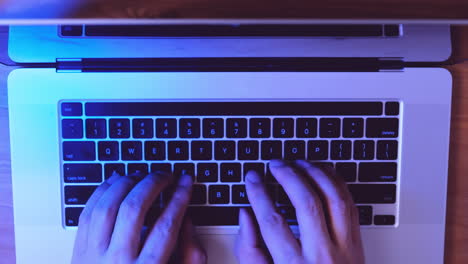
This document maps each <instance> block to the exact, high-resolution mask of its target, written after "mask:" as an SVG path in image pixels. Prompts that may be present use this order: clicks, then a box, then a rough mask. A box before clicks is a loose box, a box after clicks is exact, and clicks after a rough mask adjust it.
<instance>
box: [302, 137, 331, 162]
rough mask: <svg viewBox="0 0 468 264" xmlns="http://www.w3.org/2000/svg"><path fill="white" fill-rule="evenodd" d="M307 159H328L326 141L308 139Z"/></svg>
mask: <svg viewBox="0 0 468 264" xmlns="http://www.w3.org/2000/svg"><path fill="white" fill-rule="evenodd" d="M307 159H308V160H327V159H328V141H326V140H309V142H307Z"/></svg>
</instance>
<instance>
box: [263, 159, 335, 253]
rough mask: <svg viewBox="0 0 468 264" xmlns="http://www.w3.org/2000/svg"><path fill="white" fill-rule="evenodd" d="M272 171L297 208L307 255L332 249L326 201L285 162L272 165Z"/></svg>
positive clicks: (300, 230)
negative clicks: (320, 250) (326, 218)
mask: <svg viewBox="0 0 468 264" xmlns="http://www.w3.org/2000/svg"><path fill="white" fill-rule="evenodd" d="M270 171H271V173H272V175H273V176H274V177H275V178H276V179H277V180H278V182H279V183H280V184H281V185H282V186H283V188H284V191H285V192H286V194H287V195H288V197H289V199H290V200H291V203H292V204H293V206H294V207H295V208H296V216H297V221H298V224H299V232H300V234H301V243H302V248H303V254H304V255H306V256H307V255H313V254H318V252H314V251H313V250H311V249H314V250H319V249H323V250H326V249H328V248H329V245H330V243H331V241H330V234H329V232H328V228H327V224H326V220H325V215H324V211H323V208H322V207H323V206H322V201H321V200H320V197H319V196H318V195H317V193H316V192H315V191H314V190H313V189H312V186H311V185H310V184H309V183H308V181H307V178H306V177H304V176H303V175H301V174H300V173H299V172H298V171H297V170H295V169H294V168H293V167H291V166H289V165H288V164H287V163H286V162H284V161H281V160H272V161H270Z"/></svg>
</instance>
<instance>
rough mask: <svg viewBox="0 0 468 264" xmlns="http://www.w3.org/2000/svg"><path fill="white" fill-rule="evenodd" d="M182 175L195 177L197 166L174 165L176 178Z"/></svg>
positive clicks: (186, 164) (191, 164)
mask: <svg viewBox="0 0 468 264" xmlns="http://www.w3.org/2000/svg"><path fill="white" fill-rule="evenodd" d="M182 175H190V176H195V164H193V163H174V176H175V177H177V178H179V177H180V176H182Z"/></svg>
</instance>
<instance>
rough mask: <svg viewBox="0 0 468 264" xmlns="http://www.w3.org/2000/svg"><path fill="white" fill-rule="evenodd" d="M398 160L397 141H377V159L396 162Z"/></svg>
mask: <svg viewBox="0 0 468 264" xmlns="http://www.w3.org/2000/svg"><path fill="white" fill-rule="evenodd" d="M397 158H398V141H396V140H379V141H378V142H377V159H379V160H396V159H397Z"/></svg>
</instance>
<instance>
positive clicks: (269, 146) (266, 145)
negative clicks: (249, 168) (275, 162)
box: [262, 140, 283, 160]
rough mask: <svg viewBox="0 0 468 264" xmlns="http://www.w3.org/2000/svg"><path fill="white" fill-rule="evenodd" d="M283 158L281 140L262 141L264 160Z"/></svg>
mask: <svg viewBox="0 0 468 264" xmlns="http://www.w3.org/2000/svg"><path fill="white" fill-rule="evenodd" d="M281 158H283V143H282V142H281V141H279V140H265V141H262V160H272V159H281Z"/></svg>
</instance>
